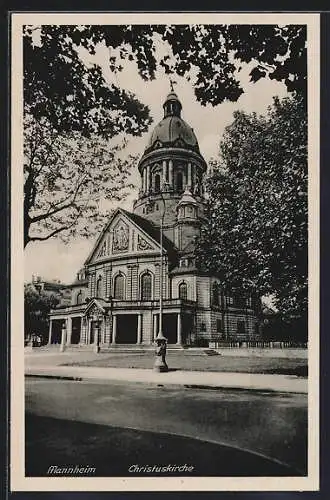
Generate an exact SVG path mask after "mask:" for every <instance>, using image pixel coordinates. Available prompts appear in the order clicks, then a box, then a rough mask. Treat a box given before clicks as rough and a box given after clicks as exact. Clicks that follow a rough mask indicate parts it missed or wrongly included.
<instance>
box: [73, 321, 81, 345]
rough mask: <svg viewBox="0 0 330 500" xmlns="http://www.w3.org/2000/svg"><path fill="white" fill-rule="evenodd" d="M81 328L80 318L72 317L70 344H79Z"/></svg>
mask: <svg viewBox="0 0 330 500" xmlns="http://www.w3.org/2000/svg"><path fill="white" fill-rule="evenodd" d="M80 330H81V318H80V317H77V318H72V334H71V344H79V342H80Z"/></svg>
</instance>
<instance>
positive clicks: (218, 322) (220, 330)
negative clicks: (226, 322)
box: [217, 319, 223, 333]
mask: <svg viewBox="0 0 330 500" xmlns="http://www.w3.org/2000/svg"><path fill="white" fill-rule="evenodd" d="M222 330H223V327H222V320H221V319H217V332H218V333H220V332H222Z"/></svg>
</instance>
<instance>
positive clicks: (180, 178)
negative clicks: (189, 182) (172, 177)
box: [176, 172, 183, 192]
mask: <svg viewBox="0 0 330 500" xmlns="http://www.w3.org/2000/svg"><path fill="white" fill-rule="evenodd" d="M176 189H177V191H179V192H180V191H182V190H183V175H182V172H178V173H177V176H176Z"/></svg>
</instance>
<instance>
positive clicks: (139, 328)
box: [136, 314, 142, 344]
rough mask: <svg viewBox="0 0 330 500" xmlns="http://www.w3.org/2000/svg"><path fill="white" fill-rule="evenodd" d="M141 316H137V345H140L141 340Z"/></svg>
mask: <svg viewBox="0 0 330 500" xmlns="http://www.w3.org/2000/svg"><path fill="white" fill-rule="evenodd" d="M141 327H142V314H138V324H137V341H136V343H137V344H141V340H142V328H141Z"/></svg>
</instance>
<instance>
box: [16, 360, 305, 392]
mask: <svg viewBox="0 0 330 500" xmlns="http://www.w3.org/2000/svg"><path fill="white" fill-rule="evenodd" d="M25 374H26V375H27V376H39V377H41V376H45V377H47V376H48V377H54V378H59V379H61V378H64V379H68V378H69V379H78V380H104V381H109V380H113V381H121V382H130V383H134V382H135V383H145V384H153V385H163V386H167V385H174V386H175V385H176V386H183V387H186V388H187V387H188V388H191V387H194V388H198V387H200V388H210V389H214V388H231V389H254V390H261V391H277V392H288V393H290V392H292V393H302V394H307V390H308V380H307V379H303V378H299V377H296V376H290V375H269V374H258V373H253V374H252V373H230V372H201V371H183V370H175V371H169V372H168V373H156V372H154V371H153V370H152V369H150V370H148V369H138V368H99V367H81V366H58V365H56V364H55V365H49V364H48V365H38V366H26V367H25Z"/></svg>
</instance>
